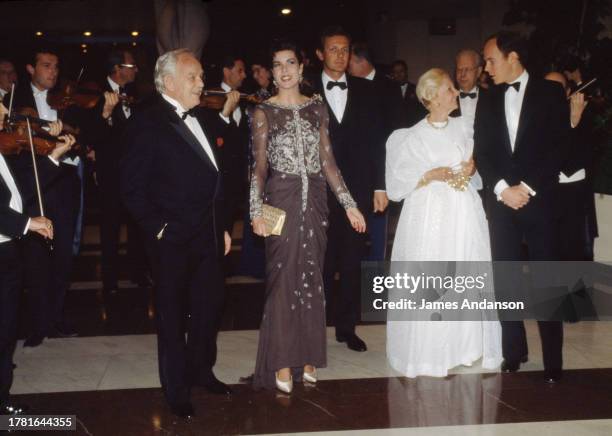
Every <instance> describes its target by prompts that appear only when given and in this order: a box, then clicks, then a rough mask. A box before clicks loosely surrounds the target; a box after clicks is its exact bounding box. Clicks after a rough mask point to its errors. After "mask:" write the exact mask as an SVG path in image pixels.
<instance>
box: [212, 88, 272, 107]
mask: <svg viewBox="0 0 612 436" xmlns="http://www.w3.org/2000/svg"><path fill="white" fill-rule="evenodd" d="M227 94H228V93H227V92H225V91H218V90H210V89H205V90H204V91H202V96H201V97H200V107H206V108H209V109H214V110H221V109H223V106H224V105H225V101H226V100H227ZM240 101H243V102H247V103H251V104H259V103H261V102H262V101H263V100H262V99H261V98H260V97H259V96H257V95H255V94H243V93H240Z"/></svg>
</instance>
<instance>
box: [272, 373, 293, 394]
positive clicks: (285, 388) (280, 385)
mask: <svg viewBox="0 0 612 436" xmlns="http://www.w3.org/2000/svg"><path fill="white" fill-rule="evenodd" d="M274 377H275V378H276V389H278V390H279V391H281V392H284V393H286V394H290V393H291V391H292V390H293V377H291V376H289V380H287V381H282V380H279V378H278V374H274Z"/></svg>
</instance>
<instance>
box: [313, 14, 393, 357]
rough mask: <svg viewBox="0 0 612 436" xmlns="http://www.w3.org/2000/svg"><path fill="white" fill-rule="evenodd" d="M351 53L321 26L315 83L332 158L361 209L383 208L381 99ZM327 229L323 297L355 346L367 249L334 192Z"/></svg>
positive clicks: (341, 337)
mask: <svg viewBox="0 0 612 436" xmlns="http://www.w3.org/2000/svg"><path fill="white" fill-rule="evenodd" d="M350 55H351V39H350V36H349V35H348V34H347V33H346V32H345V31H344V30H343V29H342V28H340V27H337V26H334V27H329V28H326V29H325V30H323V32H322V33H321V35H320V46H319V48H318V49H317V57H318V58H319V60H321V61H322V62H323V71H322V72H321V75H320V76H319V79H318V81H317V82H318V83H317V84H316V88H317V92H318V93H319V94H321V96H322V97H323V99H324V100H325V102H326V103H327V108H328V110H329V115H330V116H329V136H330V139H331V143H332V147H333V151H334V155H335V157H336V162H337V164H338V167H339V168H340V170H341V172H342V175H343V177H344V180H345V181H346V185H347V187H348V189H349V191H350V192H351V194H352V195H353V198H355V200H356V201H357V204H358V205H359V208H360V210H362V211H364V212H365V211H368V210H370V211H372V212H384V210H385V209H386V207H387V205H388V199H387V194H386V192H385V173H384V169H385V148H384V147H385V140H386V137H385V135H384V133H385V132H384V127H383V120H382V110H381V108H380V104H379V102H380V99H379V97H378V96H377V95H376V88H375V87H374V85H373V84H372V83H371V82H370V81H368V80H366V79H362V78H359V77H352V76H347V74H346V71H347V68H348V64H349V58H350ZM328 204H329V209H330V214H329V230H328V240H329V242H328V244H327V252H326V254H325V270H324V280H325V292H326V294H327V296H331V295H332V293H333V288H335V286H334V275H335V273H336V272H338V273H339V275H340V283H339V292H338V294H337V295H338V297H337V298H327V301H333V304H332V305H330V306H327V307H328V308H330V310H332V311H333V314H332V316H331V318H332V320H333V322H334V324H335V326H336V339H337V340H338V341H339V342H346V344H347V346H348V347H349V348H350V349H351V350H354V351H365V350H366V348H367V347H366V344H365V343H364V342H363V341H362V340H361V339H360V338H359V337H358V336H357V335H356V334H355V325H356V323H357V321H358V319H359V316H360V309H359V307H360V300H361V297H360V280H359V279H360V276H361V275H360V266H361V260H363V259H364V257H365V255H366V237H365V235H364V234H361V233H356V232H355V231H353V229H352V228H351V226H350V225H349V224H348V221H347V220H346V217H345V213H344V210H343V209H342V208H341V207H340V206H339V203H338V202H337V201H336V200H335V197H334V196H333V195H330V201H329V202H328Z"/></svg>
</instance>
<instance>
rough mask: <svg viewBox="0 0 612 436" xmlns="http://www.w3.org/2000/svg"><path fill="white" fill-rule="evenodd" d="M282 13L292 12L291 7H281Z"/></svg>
mask: <svg viewBox="0 0 612 436" xmlns="http://www.w3.org/2000/svg"><path fill="white" fill-rule="evenodd" d="M281 14H283V15H289V14H291V8H283V9H281Z"/></svg>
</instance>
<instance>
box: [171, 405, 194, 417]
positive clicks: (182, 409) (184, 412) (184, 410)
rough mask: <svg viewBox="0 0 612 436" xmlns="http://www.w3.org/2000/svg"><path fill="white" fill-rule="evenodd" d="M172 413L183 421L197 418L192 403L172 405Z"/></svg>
mask: <svg viewBox="0 0 612 436" xmlns="http://www.w3.org/2000/svg"><path fill="white" fill-rule="evenodd" d="M170 411H171V412H172V413H173V414H174V415H176V416H178V417H179V418H183V419H192V418H193V417H194V416H195V410H193V406H192V405H191V403H190V402H186V403H179V404H171V405H170Z"/></svg>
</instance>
